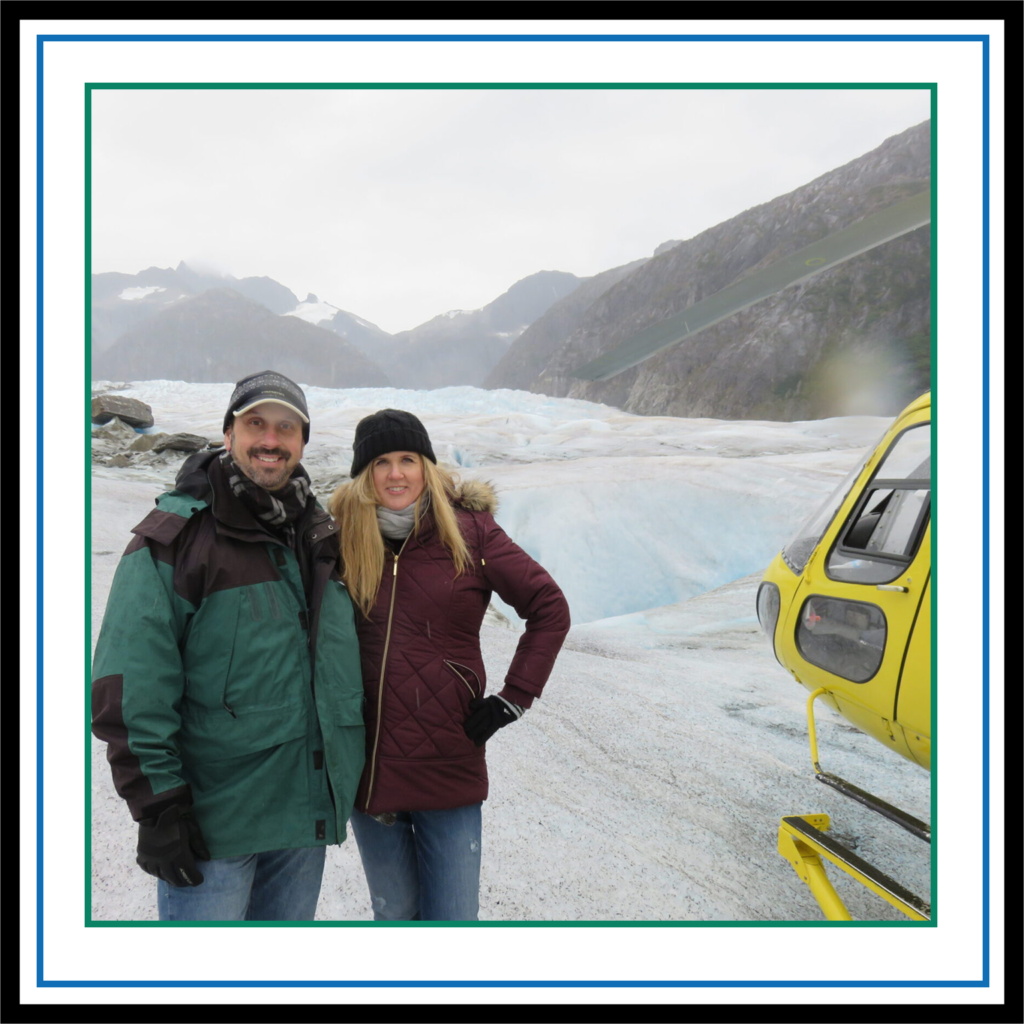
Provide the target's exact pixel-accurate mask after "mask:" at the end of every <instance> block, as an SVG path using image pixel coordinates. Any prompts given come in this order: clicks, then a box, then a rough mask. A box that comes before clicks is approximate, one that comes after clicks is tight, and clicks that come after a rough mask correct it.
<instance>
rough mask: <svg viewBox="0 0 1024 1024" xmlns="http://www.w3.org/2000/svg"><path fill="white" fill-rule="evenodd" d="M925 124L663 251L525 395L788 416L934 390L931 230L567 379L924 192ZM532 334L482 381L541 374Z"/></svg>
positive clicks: (588, 322) (592, 316) (578, 331)
mask: <svg viewBox="0 0 1024 1024" xmlns="http://www.w3.org/2000/svg"><path fill="white" fill-rule="evenodd" d="M930 127H931V126H930V122H924V123H923V124H920V125H917V126H915V127H914V128H911V129H908V130H907V131H905V132H902V133H901V134H899V135H896V136H893V137H892V138H889V139H887V140H886V141H885V142H884V143H882V145H881V146H879V147H878V148H877V149H875V150H872V151H871V152H870V153H868V154H866V155H865V156H862V157H860V158H858V159H857V160H853V161H851V162H850V163H848V164H846V165H844V166H842V167H839V168H837V169H836V170H834V171H830V172H829V173H828V174H824V175H822V176H821V177H819V178H816V179H815V180H814V181H812V182H810V183H809V184H807V185H804V186H802V187H801V188H798V189H796V190H794V191H793V192H790V193H788V194H787V195H784V196H780V197H778V198H776V199H773V200H771V201H770V202H767V203H763V204H761V205H760V206H756V207H753V208H752V209H750V210H746V211H744V212H743V213H740V214H739V215H737V216H736V217H733V218H732V219H730V220H728V221H725V222H724V223H722V224H719V225H717V226H715V227H713V228H709V229H708V230H706V231H703V232H701V234H699V235H697V236H695V237H694V238H691V239H688V240H686V241H683V242H678V243H666V244H665V246H668V248H666V247H665V246H660V247H659V250H660V252H659V254H658V255H656V256H655V257H654V258H652V259H650V260H648V261H647V262H645V263H644V264H643V265H642V266H640V267H639V268H637V269H635V270H633V271H632V272H630V273H628V274H626V275H625V276H623V277H620V279H618V280H617V281H616V282H615V283H612V284H611V286H610V287H608V288H607V289H605V290H604V291H602V292H601V294H599V295H597V296H596V297H595V298H594V300H593V301H592V302H591V303H590V305H589V306H588V308H587V309H586V310H585V311H584V312H583V314H582V316H580V317H579V318H578V319H577V320H576V321H575V322H574V321H572V320H567V321H566V329H569V328H571V330H570V331H569V333H567V334H564V335H563V336H562V338H561V341H560V343H559V344H558V346H557V349H555V350H554V352H553V354H551V356H550V358H549V359H548V360H547V362H546V363H545V365H544V366H543V368H541V369H539V370H538V372H537V373H536V375H535V376H534V377H533V379H532V380H531V381H529V383H528V384H526V385H525V386H526V387H527V388H528V389H529V390H532V391H537V392H542V393H545V394H551V395H557V396H561V395H568V396H570V397H574V398H586V399H590V400H592V401H597V402H605V403H607V404H610V405H616V406H619V407H620V408H623V409H626V410H628V411H632V412H637V413H643V414H647V415H655V414H665V415H673V416H709V417H717V418H725V419H743V418H755V419H781V420H795V419H805V418H817V417H823V416H830V415H836V414H838V413H845V412H874V413H894V412H896V411H898V410H899V409H900V408H901V407H902V406H903V405H904V404H906V402H907V401H909V400H910V399H911V398H912V397H914V396H916V395H917V394H920V393H921V392H923V391H925V390H927V389H928V387H929V386H930V370H931V367H930V330H931V322H930V294H931V292H930V289H931V261H930V253H931V245H930V242H931V237H930V229H929V228H928V227H925V228H920V229H918V230H917V231H915V232H913V233H911V234H908V235H905V236H903V237H901V238H898V239H895V240H894V241H892V242H889V243H886V244H885V245H883V246H879V247H878V248H876V249H873V250H871V251H870V252H867V253H864V254H862V255H861V256H858V257H855V258H854V259H852V260H850V261H848V262H847V263H844V264H842V265H841V266H838V267H835V268H833V269H832V270H829V271H826V272H824V273H822V274H820V275H818V276H816V277H814V278H811V279H810V280H808V281H806V282H804V283H803V284H800V285H796V286H793V287H791V288H787V289H785V290H784V291H782V292H780V293H779V294H778V295H775V296H773V297H772V298H770V299H766V300H764V301H762V302H760V303H758V304H756V305H755V306H752V307H751V308H750V309H747V310H745V311H743V312H742V313H738V314H736V315H734V316H732V317H730V318H729V319H727V320H725V321H723V322H722V323H720V324H718V325H716V326H715V327H713V328H710V329H709V330H707V331H704V332H702V333H700V334H698V335H695V336H693V337H692V338H690V339H687V340H686V341H684V342H682V343H680V344H678V345H676V346H674V347H673V348H671V349H668V350H667V351H666V352H664V353H662V354H660V355H658V356H655V357H653V358H651V359H649V360H648V361H647V362H645V363H642V364H640V365H639V366H637V367H634V368H633V369H631V370H627V371H625V372H624V373H621V374H619V375H618V376H617V377H614V378H612V379H611V380H608V381H604V382H583V381H579V380H576V379H574V378H573V377H572V374H571V371H572V370H573V369H574V368H576V367H579V366H582V365H583V364H584V363H587V362H589V361H590V360H591V359H593V358H595V357H596V356H598V355H600V354H601V353H603V352H606V351H608V350H610V349H612V348H614V347H615V346H616V345H617V344H619V343H620V342H622V341H625V340H626V339H628V338H629V337H631V336H632V335H634V334H635V333H637V332H638V331H639V330H641V329H643V328H644V327H647V326H649V325H651V324H655V323H658V322H660V321H661V320H664V319H665V318H667V317H669V316H672V315H673V314H675V313H679V312H682V311H683V310H685V309H687V308H688V307H689V306H691V305H693V304H694V303H695V302H697V301H699V300H700V299H703V298H705V297H707V296H709V295H712V294H714V293H715V292H717V291H719V290H720V289H722V288H724V287H726V286H727V285H728V284H730V283H732V282H733V281H736V280H738V279H739V278H741V277H743V276H745V275H747V274H749V273H751V272H753V271H754V270H757V269H760V268H761V267H764V266H767V265H768V264H770V263H771V262H773V261H774V260H776V259H779V258H780V257H783V256H786V255H788V254H789V253H791V252H794V251H795V250H797V249H799V248H801V247H802V246H804V245H807V244H809V243H811V242H813V241H815V240H817V239H820V238H823V237H824V236H826V235H828V234H831V233H832V232H834V231H838V230H840V229H842V228H845V227H847V226H849V225H850V224H852V223H853V222H855V221H857V220H860V219H861V218H862V217H864V216H866V215H868V214H870V213H873V212H875V211H876V210H881V209H884V208H885V207H886V206H889V205H890V204H892V203H894V202H896V201H897V200H899V199H903V198H905V197H907V196H910V195H913V194H915V193H917V192H921V191H924V190H925V189H927V188H929V187H930V178H931V166H930V155H931V138H930ZM599 277H600V275H599ZM594 280H595V281H596V280H597V279H594ZM581 298H582V296H581ZM552 312H554V311H552ZM541 326H542V325H541V323H539V322H538V323H537V324H535V325H534V328H533V331H539V330H540V329H541ZM532 334H533V332H526V333H524V335H523V336H522V337H521V338H520V339H519V341H518V342H517V343H516V344H515V345H514V346H513V347H512V348H511V349H510V350H509V352H508V354H507V356H506V357H505V360H503V363H504V364H507V365H509V366H512V365H519V366H520V369H519V371H517V372H518V373H519V376H515V375H514V374H513V372H512V371H509V373H508V375H507V376H506V375H505V371H503V372H502V374H501V375H498V374H497V373H495V374H492V375H491V376H490V377H489V378H488V381H489V385H490V386H505V387H507V386H514V385H512V384H511V383H504V381H509V382H511V381H513V380H515V381H517V383H518V386H524V385H523V383H522V382H523V381H525V378H526V375H527V370H528V368H531V367H536V362H534V361H533V359H532V358H531V357H530V355H529V349H530V348H531V347H535V348H536V349H537V350H538V352H539V353H541V354H543V351H544V350H545V346H549V345H550V339H549V340H548V342H546V343H545V346H542V345H540V344H538V343H537V342H536V340H535V338H534V337H533V336H532ZM519 348H522V349H523V354H522V357H520V356H521V354H520V353H519V352H518V351H517V350H518V349H519ZM858 395H861V396H863V398H860V399H858V398H857V397H856V396H858ZM868 396H870V399H869V397H868ZM879 400H880V401H881V405H879ZM858 403H859V404H858Z"/></svg>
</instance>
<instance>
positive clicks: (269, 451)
mask: <svg viewBox="0 0 1024 1024" xmlns="http://www.w3.org/2000/svg"><path fill="white" fill-rule="evenodd" d="M248 455H249V458H250V459H251V458H254V457H255V456H257V455H280V456H281V458H282V459H287V458H288V452H286V451H285V450H284V449H283V448H250V449H249V452H248Z"/></svg>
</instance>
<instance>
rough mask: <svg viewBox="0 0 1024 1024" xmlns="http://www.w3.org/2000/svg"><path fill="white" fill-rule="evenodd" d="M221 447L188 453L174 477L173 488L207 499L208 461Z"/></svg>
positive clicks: (216, 454) (221, 449) (211, 459)
mask: <svg viewBox="0 0 1024 1024" xmlns="http://www.w3.org/2000/svg"><path fill="white" fill-rule="evenodd" d="M223 450H224V449H223V448H215V449H214V450H213V451H203V452H196V453H195V455H190V456H189V457H188V458H187V459H186V460H185V461H184V462H183V463H182V464H181V468H180V469H179V470H178V475H177V476H176V477H175V478H174V488H175V490H178V491H184V492H185V493H186V494H190V495H192V497H194V498H202V499H203V500H204V501H208V500H209V498H210V478H209V476H208V475H207V474H208V473H209V470H210V463H211V462H213V460H214V459H215V458H217V456H219V455H220V453H221V452H222V451H223Z"/></svg>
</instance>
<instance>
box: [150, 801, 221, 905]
mask: <svg viewBox="0 0 1024 1024" xmlns="http://www.w3.org/2000/svg"><path fill="white" fill-rule="evenodd" d="M196 857H198V858H199V859H200V860H209V859H210V851H209V850H208V849H207V848H206V843H205V842H203V834H202V833H201V832H200V831H199V823H198V822H197V821H196V820H195V818H193V817H192V808H191V807H184V806H182V805H181V804H172V805H171V806H170V807H168V808H167V809H166V810H165V811H163V812H162V813H161V814H160V816H159V817H157V818H143V819H142V820H141V821H140V822H139V854H138V856H137V857H136V858H135V863H136V864H138V865H139V867H140V868H142V870H143V871H145V872H146V873H147V874H150V875H155V876H156V877H157V878H162V879H163V880H164V881H165V882H166V883H167V884H168V885H173V886H177V887H179V888H184V887H185V886H189V885H199V884H200V883H201V882H202V881H203V874H202V872H201V871H199V870H198V868H196V862H195V858H196Z"/></svg>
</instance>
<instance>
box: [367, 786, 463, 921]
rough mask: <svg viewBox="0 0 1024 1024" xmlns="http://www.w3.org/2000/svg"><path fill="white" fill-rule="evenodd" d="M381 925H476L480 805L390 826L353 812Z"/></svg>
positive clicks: (404, 816) (413, 814) (405, 815)
mask: <svg viewBox="0 0 1024 1024" xmlns="http://www.w3.org/2000/svg"><path fill="white" fill-rule="evenodd" d="M351 824H352V832H353V834H354V835H355V837H356V843H357V844H358V846H359V856H360V857H361V858H362V861H363V870H364V871H365V872H366V881H367V883H368V884H369V887H370V901H371V903H372V905H373V917H374V920H376V921H475V920H476V919H477V913H478V911H479V909H480V804H469V805H467V806H466V807H456V808H455V809H454V810H450V811H406V812H402V813H399V814H396V815H395V823H394V824H393V825H384V824H382V823H381V822H379V821H377V820H376V818H371V817H370V816H369V815H367V814H363V813H361V812H360V811H353V812H352V820H351Z"/></svg>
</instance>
